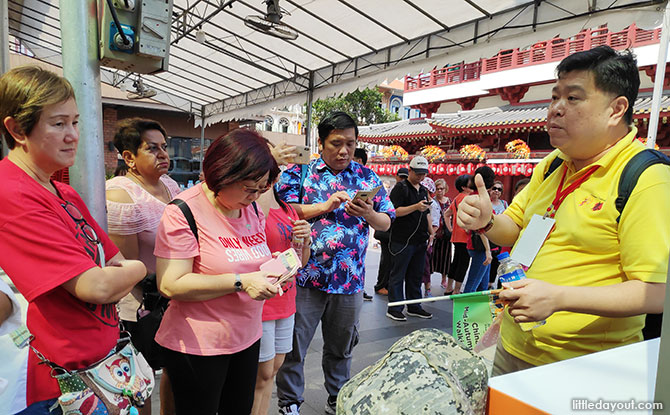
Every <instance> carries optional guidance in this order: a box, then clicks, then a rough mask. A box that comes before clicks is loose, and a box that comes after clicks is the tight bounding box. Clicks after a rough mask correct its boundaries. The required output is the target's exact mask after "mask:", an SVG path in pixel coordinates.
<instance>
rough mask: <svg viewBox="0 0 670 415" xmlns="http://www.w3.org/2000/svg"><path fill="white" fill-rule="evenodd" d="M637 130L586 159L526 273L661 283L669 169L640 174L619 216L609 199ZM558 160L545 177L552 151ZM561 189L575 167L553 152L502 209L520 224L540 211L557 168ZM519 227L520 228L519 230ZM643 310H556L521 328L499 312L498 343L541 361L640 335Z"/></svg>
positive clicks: (552, 193)
mask: <svg viewBox="0 0 670 415" xmlns="http://www.w3.org/2000/svg"><path fill="white" fill-rule="evenodd" d="M636 134H637V129H635V128H633V129H632V131H631V132H630V133H629V134H628V135H626V136H625V137H624V138H622V139H621V140H619V142H617V144H615V145H614V146H613V147H612V148H611V149H610V151H608V152H607V153H605V155H604V156H603V157H602V158H601V159H600V160H598V161H597V162H595V163H594V165H595V164H597V165H599V166H600V168H598V169H597V170H596V171H595V173H594V174H593V175H592V176H591V177H590V178H589V179H588V180H587V181H586V182H584V183H582V185H581V186H580V187H579V188H577V189H576V190H575V191H574V192H572V193H571V194H570V195H568V196H567V197H566V198H565V200H564V201H563V203H562V204H561V206H560V207H559V209H558V211H557V212H556V216H555V219H556V226H555V228H554V230H553V231H552V232H551V234H550V235H549V237H548V239H547V240H546V241H545V242H544V244H543V245H542V247H541V248H540V251H539V253H538V254H537V257H536V258H535V261H534V262H533V264H532V265H531V267H530V269H528V272H527V273H526V275H527V276H528V278H535V279H538V280H543V281H547V282H550V283H552V284H556V285H569V286H605V285H612V284H618V283H621V282H623V281H627V280H631V279H637V280H640V281H645V282H656V283H662V282H665V280H666V275H667V271H668V253H669V252H670V214H669V213H670V209H669V208H670V168H668V167H667V166H665V165H662V164H657V165H654V166H651V167H649V168H648V169H647V170H645V172H644V173H643V174H642V175H641V176H640V178H639V180H638V182H637V185H636V186H635V190H634V191H633V193H632V194H631V196H630V198H629V199H628V202H627V204H626V207H625V208H624V210H623V214H622V215H621V219H620V223H618V224H617V222H616V218H617V216H618V215H619V212H618V211H617V209H616V207H615V206H614V201H615V199H616V197H617V195H618V185H619V176H620V175H621V172H622V170H623V168H624V166H625V165H626V163H627V162H628V161H629V160H630V159H631V158H632V157H633V156H634V155H635V154H637V153H638V152H640V151H642V150H643V149H644V148H645V147H644V145H643V144H642V143H640V142H639V141H638V140H635V135H636ZM557 156H558V157H560V158H562V159H564V160H565V162H564V163H563V164H562V165H561V166H560V167H559V168H558V169H557V170H556V171H555V172H554V173H553V174H552V175H551V176H549V177H548V178H547V179H546V180H544V179H543V178H544V173H545V172H546V171H547V169H548V168H549V164H550V163H551V161H552V160H553V159H554V157H557ZM565 165H567V166H568V173H567V176H566V180H565V184H564V188H565V187H567V186H568V185H569V184H570V183H572V182H573V181H574V180H575V179H576V178H578V177H580V176H581V173H583V172H584V171H586V170H587V169H588V168H589V167H590V166H587V167H584V168H583V169H582V170H580V171H579V172H576V171H575V168H574V166H573V164H572V162H571V161H570V160H569V157H567V156H566V155H565V154H563V153H562V152H561V151H559V150H555V151H553V152H552V153H551V154H550V155H549V156H547V157H546V158H545V159H544V160H542V161H541V162H540V163H539V164H538V166H537V168H536V169H535V171H534V172H533V175H532V177H531V181H530V183H529V184H528V186H526V188H525V189H524V190H523V191H522V192H521V193H520V194H519V195H518V196H517V197H516V198H515V199H514V201H513V202H512V204H511V205H510V206H509V208H508V209H507V210H505V212H504V214H505V215H507V216H509V217H510V218H512V219H513V220H514V222H515V223H516V224H517V225H519V226H520V227H521V228H522V229H525V227H526V226H527V225H528V223H529V222H530V219H531V217H532V216H533V214H538V215H543V214H544V213H545V212H546V210H547V207H549V205H550V204H551V202H552V201H553V199H554V198H555V197H556V190H557V188H558V185H559V182H560V180H561V176H562V173H563V169H564V167H563V166H565ZM521 232H522V233H523V230H522V231H521ZM644 318H645V316H644V315H641V316H635V317H625V318H609V317H599V316H593V315H589V314H580V313H571V312H564V311H562V312H557V313H555V314H553V315H552V316H550V317H549V318H548V319H547V324H545V325H544V326H541V327H538V328H535V329H533V330H532V331H529V332H524V331H522V330H521V329H520V328H519V326H518V325H517V324H515V323H514V320H513V319H512V317H511V316H510V315H509V313H507V312H505V315H504V318H503V323H502V328H501V339H502V344H503V346H504V347H505V350H507V351H508V352H509V353H511V354H512V355H514V356H516V357H518V358H520V359H522V360H524V361H526V362H529V363H531V364H534V365H542V364H545V363H552V362H556V361H560V360H565V359H569V358H572V357H577V356H581V355H584V354H588V353H592V352H597V351H601V350H605V349H610V348H613V347H617V346H622V345H625V344H630V343H635V342H637V341H640V340H642V334H641V330H642V328H643V326H644Z"/></svg>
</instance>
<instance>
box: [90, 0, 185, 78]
mask: <svg viewBox="0 0 670 415" xmlns="http://www.w3.org/2000/svg"><path fill="white" fill-rule="evenodd" d="M171 24H172V0H98V28H99V31H100V36H99V39H100V64H101V65H102V66H106V67H110V68H116V69H121V70H124V71H126V72H135V73H138V74H150V73H157V72H163V71H167V69H168V60H169V56H170V32H171V30H170V27H171Z"/></svg>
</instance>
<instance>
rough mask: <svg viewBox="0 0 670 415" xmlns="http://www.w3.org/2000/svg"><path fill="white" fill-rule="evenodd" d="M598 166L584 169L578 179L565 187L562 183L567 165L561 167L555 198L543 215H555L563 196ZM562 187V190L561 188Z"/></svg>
mask: <svg viewBox="0 0 670 415" xmlns="http://www.w3.org/2000/svg"><path fill="white" fill-rule="evenodd" d="M598 167H600V166H591V168H590V169H588V170H587V171H586V173H584V174H583V175H582V177H580V178H579V179H577V180H575V181H574V182H572V184H570V186H568V187H566V188H565V189H563V183H564V182H565V176H566V175H567V173H568V166H565V169H563V176H561V183H560V184H559V185H558V189H557V190H556V198H554V201H553V202H551V205H550V206H549V207H548V208H547V213H545V214H544V217H545V218H546V217H550V218H552V219H553V218H554V216H556V211H557V210H558V208H559V206H561V203H563V201H564V200H565V198H566V197H567V196H568V195H569V194H570V193H572V192H573V191H574V190H575V189H576V188H578V187H579V186H580V185H581V184H582V183H584V182H585V181H586V180H588V178H589V177H591V175H592V174H593V173H595V171H596V170H598ZM561 189H563V190H561Z"/></svg>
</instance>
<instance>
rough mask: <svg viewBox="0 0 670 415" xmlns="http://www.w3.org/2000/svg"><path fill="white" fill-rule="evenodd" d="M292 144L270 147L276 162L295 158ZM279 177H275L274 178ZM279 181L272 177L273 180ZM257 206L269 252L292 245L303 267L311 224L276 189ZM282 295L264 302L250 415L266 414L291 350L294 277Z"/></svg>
mask: <svg viewBox="0 0 670 415" xmlns="http://www.w3.org/2000/svg"><path fill="white" fill-rule="evenodd" d="M294 150H295V146H287V145H286V144H283V143H282V144H280V145H278V146H276V147H273V149H272V154H273V155H274V157H275V160H277V163H278V164H286V161H287V160H290V159H291V158H292V157H295V155H296V154H295V152H294ZM277 179H278V178H277ZM276 181H278V180H275V182H276ZM259 205H260V206H261V207H262V209H263V212H264V213H266V215H267V221H266V223H265V234H266V235H267V242H268V247H269V248H270V251H271V252H283V251H285V250H287V249H289V248H291V247H294V248H295V249H296V250H297V251H298V255H299V256H300V258H301V259H302V266H305V265H306V264H307V261H308V260H309V256H310V247H311V243H312V241H311V237H310V231H311V228H310V225H309V223H308V222H307V221H306V220H302V219H300V218H298V213H297V212H296V211H295V209H293V207H292V206H291V205H289V204H288V203H285V202H283V201H282V200H280V199H279V197H278V195H277V192H276V190H275V189H274V188H273V190H272V191H271V192H267V193H265V194H264V195H263V196H262V197H261V198H260V200H259ZM282 289H283V291H284V295H282V296H275V297H274V298H271V299H269V300H267V301H266V302H265V304H264V305H263V337H261V350H260V355H259V357H258V362H259V363H258V375H257V376H256V392H255V395H254V406H253V409H252V411H251V414H252V415H265V414H267V413H268V409H269V407H270V398H271V396H272V384H273V380H274V378H275V376H276V375H277V371H279V368H280V367H281V365H282V363H283V362H284V357H285V356H286V353H288V352H290V351H291V350H292V349H293V323H294V321H293V317H294V314H295V294H296V288H295V280H294V279H291V280H289V281H288V282H287V283H286V284H284V286H282Z"/></svg>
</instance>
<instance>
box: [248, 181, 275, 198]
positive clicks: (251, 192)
mask: <svg viewBox="0 0 670 415" xmlns="http://www.w3.org/2000/svg"><path fill="white" fill-rule="evenodd" d="M243 186H244V191H245V192H247V193H249V194H250V195H255V194H256V193H258V194H263V193H265V192H267V191H268V190H270V188H271V187H272V185H271V184H269V185H267V186H265V187H262V188H260V189H257V188H253V187H249V186H247V185H243Z"/></svg>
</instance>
